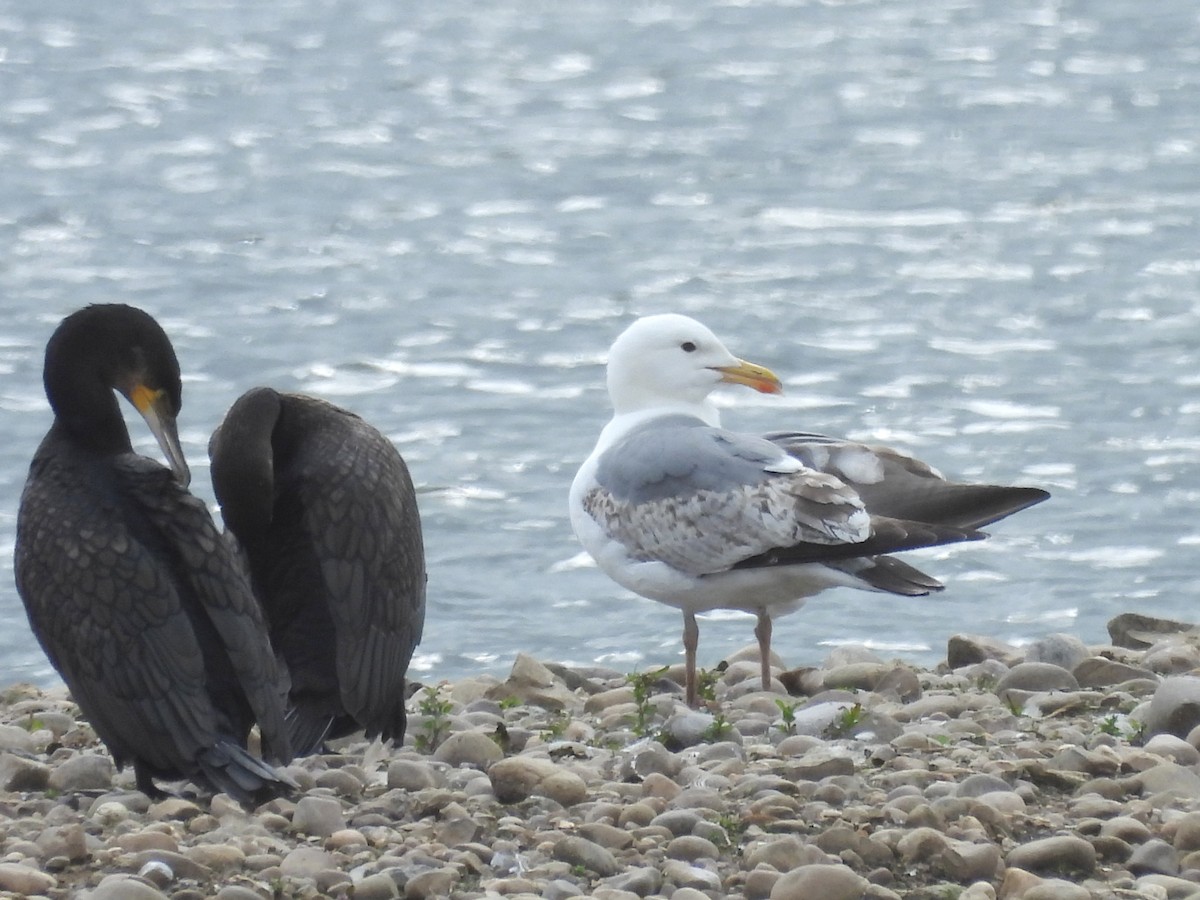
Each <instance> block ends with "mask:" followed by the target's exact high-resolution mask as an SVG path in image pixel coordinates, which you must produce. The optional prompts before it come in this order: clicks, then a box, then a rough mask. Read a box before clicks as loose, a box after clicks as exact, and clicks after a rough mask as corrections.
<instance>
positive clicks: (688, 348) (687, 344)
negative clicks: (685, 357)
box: [679, 341, 696, 353]
mask: <svg viewBox="0 0 1200 900" xmlns="http://www.w3.org/2000/svg"><path fill="white" fill-rule="evenodd" d="M679 349H680V350H682V351H683V352H684V353H694V352H695V351H696V345H695V344H693V343H692V342H691V341H684V342H683V343H682V344H680V345H679Z"/></svg>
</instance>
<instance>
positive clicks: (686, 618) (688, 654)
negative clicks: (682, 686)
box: [683, 612, 700, 707]
mask: <svg viewBox="0 0 1200 900" xmlns="http://www.w3.org/2000/svg"><path fill="white" fill-rule="evenodd" d="M698 643H700V627H699V626H698V625H697V624H696V617H695V616H694V615H692V614H691V613H690V612H685V613H684V614H683V659H684V663H683V667H684V677H685V680H686V681H687V705H688V706H691V707H695V706H696V645H697V644H698Z"/></svg>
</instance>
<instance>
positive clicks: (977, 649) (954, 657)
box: [946, 634, 1021, 669]
mask: <svg viewBox="0 0 1200 900" xmlns="http://www.w3.org/2000/svg"><path fill="white" fill-rule="evenodd" d="M1020 658H1021V654H1020V652H1019V651H1018V650H1017V649H1016V648H1015V647H1013V646H1012V645H1011V644H1006V643H1004V642H1003V641H998V640H995V639H994V638H990V637H985V636H983V635H979V634H955V635H952V636H951V637H950V640H949V641H947V642H946V665H947V666H949V667H950V668H951V669H961V668H962V667H963V666H970V665H974V664H975V663H981V662H983V661H984V660H986V659H998V660H1000V661H1001V662H1003V663H1004V664H1005V665H1010V666H1011V665H1013V664H1015V663H1016V662H1017V661H1018V660H1019V659H1020Z"/></svg>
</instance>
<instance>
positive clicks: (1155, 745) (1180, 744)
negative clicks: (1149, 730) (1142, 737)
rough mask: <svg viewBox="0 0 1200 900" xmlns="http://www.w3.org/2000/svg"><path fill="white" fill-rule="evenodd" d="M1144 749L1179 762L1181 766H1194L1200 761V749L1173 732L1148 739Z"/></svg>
mask: <svg viewBox="0 0 1200 900" xmlns="http://www.w3.org/2000/svg"><path fill="white" fill-rule="evenodd" d="M1144 749H1145V750H1146V752H1147V753H1153V754H1154V755H1155V756H1161V757H1163V758H1165V759H1169V760H1171V761H1172V762H1177V763H1179V765H1181V766H1194V765H1196V764H1197V763H1200V750H1197V749H1196V748H1195V747H1193V746H1192V745H1191V744H1189V743H1188V742H1187V741H1185V740H1184V739H1183V738H1180V737H1176V736H1175V735H1173V734H1156V735H1154V737H1152V738H1150V740H1148V741H1146V743H1145V745H1144Z"/></svg>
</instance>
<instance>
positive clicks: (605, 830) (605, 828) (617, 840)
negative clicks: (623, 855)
mask: <svg viewBox="0 0 1200 900" xmlns="http://www.w3.org/2000/svg"><path fill="white" fill-rule="evenodd" d="M579 833H580V835H582V836H583V837H585V838H587V839H588V840H589V841H595V842H596V843H597V844H599V845H600V846H601V847H605V848H607V849H609V850H624V849H625V848H626V847H628V846H629V845H630V844H632V843H633V835H632V834H630V833H629V832H628V831H626V830H625V829H624V828H618V827H617V826H615V825H610V824H608V823H607V822H584V823H583V824H581V825H580V826H579Z"/></svg>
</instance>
